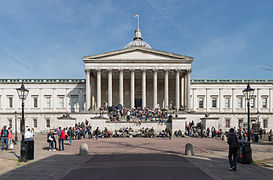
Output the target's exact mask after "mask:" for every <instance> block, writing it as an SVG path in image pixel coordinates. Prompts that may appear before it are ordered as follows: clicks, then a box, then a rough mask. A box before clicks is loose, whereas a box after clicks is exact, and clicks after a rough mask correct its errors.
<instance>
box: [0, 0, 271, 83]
mask: <svg viewBox="0 0 273 180" xmlns="http://www.w3.org/2000/svg"><path fill="white" fill-rule="evenodd" d="M135 14H139V16H140V29H141V31H142V37H143V39H144V40H145V41H146V42H148V43H149V44H150V45H151V46H152V48H153V49H157V50H162V51H167V52H172V53H177V54H181V55H186V56H192V57H194V62H193V64H192V78H193V79H273V72H272V71H266V70H264V68H265V67H267V64H273V1H272V0H112V1H111V0H77V1H75V0H12V1H7V0H0V79H15V78H29V79H37V78H48V79H50V78H52V79H81V78H85V73H84V63H83V61H82V57H83V56H88V55H94V54H99V53H104V52H108V51H113V50H118V49H122V48H124V46H125V45H126V44H127V43H128V42H130V41H131V40H132V39H133V36H134V30H135V29H136V18H134V15H135Z"/></svg>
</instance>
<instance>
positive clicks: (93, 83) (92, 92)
mask: <svg viewBox="0 0 273 180" xmlns="http://www.w3.org/2000/svg"><path fill="white" fill-rule="evenodd" d="M90 75H91V77H90V80H91V93H90V94H91V108H92V109H95V104H96V103H95V76H94V73H93V72H91V73H90Z"/></svg>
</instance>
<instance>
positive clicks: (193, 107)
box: [192, 88, 198, 111]
mask: <svg viewBox="0 0 273 180" xmlns="http://www.w3.org/2000/svg"><path fill="white" fill-rule="evenodd" d="M197 108H198V102H197ZM192 109H193V110H194V111H195V110H196V105H195V88H193V89H192Z"/></svg>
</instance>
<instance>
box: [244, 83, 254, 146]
mask: <svg viewBox="0 0 273 180" xmlns="http://www.w3.org/2000/svg"><path fill="white" fill-rule="evenodd" d="M243 93H244V95H245V98H246V101H247V141H248V142H250V104H249V101H250V99H252V97H253V93H254V89H253V88H251V87H250V85H249V83H248V84H247V87H246V89H244V90H243Z"/></svg>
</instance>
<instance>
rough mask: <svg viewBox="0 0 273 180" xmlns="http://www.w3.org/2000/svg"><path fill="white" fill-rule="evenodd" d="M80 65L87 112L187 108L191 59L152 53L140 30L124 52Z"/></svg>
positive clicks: (97, 56) (170, 54)
mask: <svg viewBox="0 0 273 180" xmlns="http://www.w3.org/2000/svg"><path fill="white" fill-rule="evenodd" d="M83 61H84V63H85V72H86V105H87V106H86V109H94V110H97V109H98V108H99V107H101V106H103V105H104V104H105V102H107V103H108V105H109V106H111V105H117V104H122V105H123V107H126V108H132V107H138V106H141V107H142V108H144V107H149V108H156V107H157V108H168V107H169V106H170V105H172V106H175V108H177V109H178V108H180V107H185V108H189V107H190V79H191V78H190V74H191V63H192V62H193V58H192V57H189V56H183V55H177V54H173V53H168V52H164V51H159V50H154V49H152V48H151V46H150V45H149V44H148V43H146V42H145V41H143V39H142V37H141V32H140V30H139V29H137V30H136V31H135V38H134V40H133V41H132V42H130V43H128V44H127V45H126V47H125V48H124V49H121V50H117V51H112V52H107V53H103V54H98V55H93V56H85V57H83ZM92 82H93V83H92ZM92 84H93V85H95V87H93V86H92Z"/></svg>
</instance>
